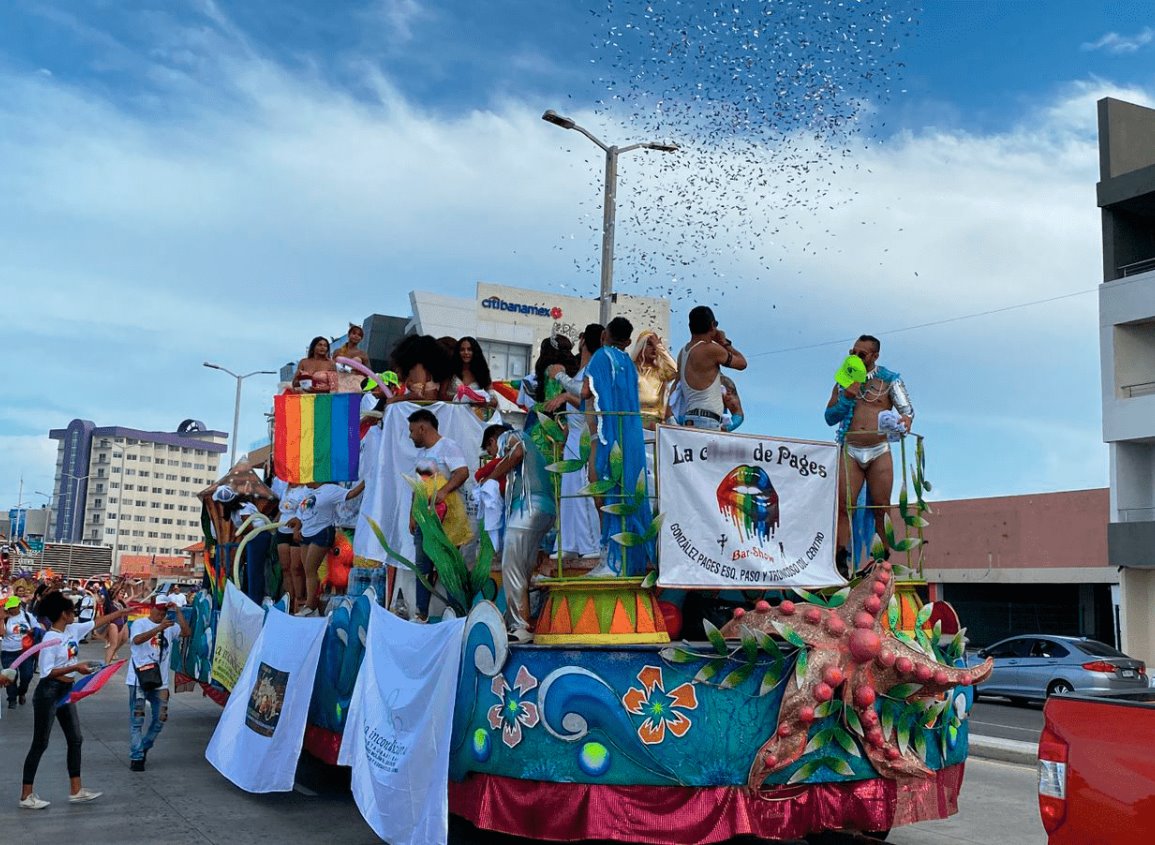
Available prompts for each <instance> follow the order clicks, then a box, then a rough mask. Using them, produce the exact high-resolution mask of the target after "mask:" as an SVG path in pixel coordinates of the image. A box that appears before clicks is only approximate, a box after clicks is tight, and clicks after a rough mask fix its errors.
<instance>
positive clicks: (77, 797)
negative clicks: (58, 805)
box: [68, 786, 104, 804]
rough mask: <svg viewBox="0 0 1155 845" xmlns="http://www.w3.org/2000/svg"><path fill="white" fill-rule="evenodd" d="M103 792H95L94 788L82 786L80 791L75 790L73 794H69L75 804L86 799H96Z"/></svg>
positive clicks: (70, 799) (69, 798)
mask: <svg viewBox="0 0 1155 845" xmlns="http://www.w3.org/2000/svg"><path fill="white" fill-rule="evenodd" d="M103 794H104V793H103V792H94V791H93V790H91V789H86V788H84V787H83V786H82V787H80V791H79V792H73V793H72V794H71V795H69V796H68V800H69V801H71V802H72V803H73V804H80V803H82V802H84V801H95V800H96V799H97V798H99V797H100V796H101V795H103Z"/></svg>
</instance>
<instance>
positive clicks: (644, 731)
mask: <svg viewBox="0 0 1155 845" xmlns="http://www.w3.org/2000/svg"><path fill="white" fill-rule="evenodd" d="M638 680H639V681H641V683H642V688H641V689H638V688H637V687H630V688H629V689H628V690H626V694H625V695H623V696H622V704H624V705H625V706H626V710H628V711H629V712H630V713H633V714H634V715H635V716H645V717H646V718H645V719H644V720H643V721H642V724H641V725H639V726H638V737H639V738H640V739H641V740H642V742H644V743H645V744H646V745H657V744H658V743H660V742H664V741H665V739H666V731H667V730H668V731H669V732H670V733H671V734H673V735H674V736H675V737H681V736H685V735H686V731H688V730H689V729H690V726H691V725H692V724H693V722H692V721H691V719H690V717H689V716H687V715H686V714H685V713H683V712H682V711H683V710H697V709H698V694H697V692H695V691H694V686H693V684H690V683H685V684H682V685H681V686H679V687H675V688H674V689H672V690H671V691H670V692H666V685H665V682H664V680H663V678H662V667H660V666H645V667H643V668H642V671H641V672H639V673H638Z"/></svg>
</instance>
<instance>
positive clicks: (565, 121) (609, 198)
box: [541, 109, 678, 326]
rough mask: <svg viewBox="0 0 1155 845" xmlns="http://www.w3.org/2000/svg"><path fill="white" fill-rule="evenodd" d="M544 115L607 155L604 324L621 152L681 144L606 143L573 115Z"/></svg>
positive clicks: (610, 290)
mask: <svg viewBox="0 0 1155 845" xmlns="http://www.w3.org/2000/svg"><path fill="white" fill-rule="evenodd" d="M541 119H542V120H544V121H545V122H546V123H552V124H553V125H554V126H560V127H561V128H562V129H572V130H574V131H575V132H580V133H581V134H582V135H585V136H586V137H587V138H589V139H590V140H591V141H593V142H594V143H595V144H597V146H598V147H599V148H600V149H601V150H602V152H604V153H605V156H606V182H605V197H604V200H603V202H602V281H601V294H600V295H599V300H600V307H599V309H598V322H600V323H601V324H602V325H603V326H604V325H606V324H607V323H608V322H609V321H610V304H611V303H612V302H613V297H614V222H615V217H616V216H617V196H618V156H620V155H622V154H623V153H629V152H633V151H634V150H656V151H657V152H661V153H673V152H677V151H678V145H677V144H663V143H661V142H658V141H645V142H642V143H640V144H630V145H629V146H625V147H618V146H614V145H612V144H606V143H605V142H604V141H602V140H601V139H600V138H598V137H597V136H596V135H594V134H593V133H592V132H590V131H589V130H588V129H585V128H584V127H582V126H579V125H578V124H577V123H575V122H574V120H573V119H572V118H568V117H562V116H561V115H560V114H558V113H557V112H555V111H554V110H553V109H550V110H549V111H547V112H546V113H545V114H543V115H542V116H541Z"/></svg>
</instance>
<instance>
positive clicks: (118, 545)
mask: <svg viewBox="0 0 1155 845" xmlns="http://www.w3.org/2000/svg"><path fill="white" fill-rule="evenodd" d="M48 436H49V437H51V438H52V439H53V440H57V441H59V445H58V446H57V453H56V481H55V488H54V495H53V503H54V514H53V515H54V517H55V519H54V522H53V526H52V528H51V532H50V536H51V538H52V539H53V540H57V541H62V542H71V543H84V544H87V545H100V546H107V547H109V548H110V549H112V559H113V570H114V571H117V570H118V563H119V559H120V557H121V556H122V555H158V556H161V555H166V556H167V555H184V549H186V548H187V547H188V546H189V545H190V544H192V543H196V542H198V541H199V540H201V539H203V537H202V533H201V528H200V502H199V500H198V499H197V498H196V494H197V493H198V492H200V491H201V490H203V489H204V488H205V487H207V486H208V485H209V484H211V483H212V482H214V481H215V480H216V479H217V477H218V475H219V470H220V463H221V458H222V456H223V455H224V452H225V450H226V448H227V447H226V445H225V444H226V442H227V440H228V435H227V434H225V433H224V432H220V431H209V430H207V429H206V428H205V426H204V424H202V423H200V422H197V421H196V420H185V421H184V422H182V423H181V424H180V425H179V426H178V427H177V429H176V431H173V432H163V431H140V430H138V429H132V428H122V427H120V426H109V427H97V426H96V425H94V424H93V423H92V422H90V421H88V420H73V421H72V422H71V423H69V425H68V427H67V428H63V429H53V430H52V431H50V432H49V435H48Z"/></svg>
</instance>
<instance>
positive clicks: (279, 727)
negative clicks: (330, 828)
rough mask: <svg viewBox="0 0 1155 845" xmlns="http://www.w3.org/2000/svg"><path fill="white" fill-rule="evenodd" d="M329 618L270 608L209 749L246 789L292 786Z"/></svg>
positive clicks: (273, 789)
mask: <svg viewBox="0 0 1155 845" xmlns="http://www.w3.org/2000/svg"><path fill="white" fill-rule="evenodd" d="M325 626H326V620H325V619H323V618H319V617H296V616H289V615H288V614H286V613H282V612H281V611H279V610H271V611H269V614H268V617H267V618H266V619H265V625H264V627H263V628H262V629H261V634H260V636H259V637H257V641H256V643H254V644H253V648H252V650H251V651H250V652H249V657H248V660H246V661H245V668H244V670H243V671H242V672H241V676H240V678H239V679H238V680H237V684H236V686H235V687H234V688H233V691H232V694H231V695H230V696H229V700H228V703H227V704H226V705H225V710H224V712H223V713H222V714H221V720H220V721H219V722H218V723H217V729H216V730H215V731H213V737H212V739H211V740H209V747H208V748H207V749H206V750H205V759H207V760H208V761H209V762H210V763H212V764H213V766H214V767H215V768H216V770H217V771H218V772H220V773H221V774H222V775H224V776H225V777H226V778H228V779H229V780H231V781H232V782H233V783H234V784H236V785H237V786H239V787H240V788H241V789H243V790H245V791H246V792H288V791H289V790H291V789H292V788H293V778H294V775H295V774H296V771H297V758H298V757H299V756H300V755H301V745H302V744H303V743H304V740H305V718H306V717H307V716H308V715H309V699H310V698H312V695H313V680H314V678H315V677H316V675H317V661H318V659H319V658H320V656H321V641H322V639H324V636H325Z"/></svg>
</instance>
